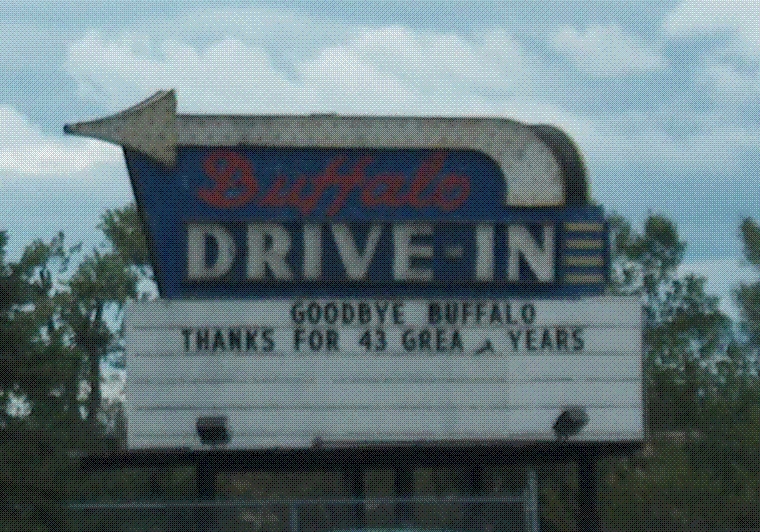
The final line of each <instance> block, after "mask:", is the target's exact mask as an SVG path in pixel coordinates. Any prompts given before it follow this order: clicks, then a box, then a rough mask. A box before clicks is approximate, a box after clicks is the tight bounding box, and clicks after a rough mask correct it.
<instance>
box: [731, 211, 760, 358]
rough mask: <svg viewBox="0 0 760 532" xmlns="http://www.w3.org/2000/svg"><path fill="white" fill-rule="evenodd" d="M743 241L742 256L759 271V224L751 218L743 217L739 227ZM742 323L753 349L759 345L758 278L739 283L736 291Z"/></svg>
mask: <svg viewBox="0 0 760 532" xmlns="http://www.w3.org/2000/svg"><path fill="white" fill-rule="evenodd" d="M739 231H740V234H741V237H742V241H743V243H744V256H745V257H746V258H747V260H748V261H749V263H750V264H751V265H752V266H754V267H755V268H756V269H757V270H758V272H760V226H758V224H757V222H756V221H755V220H753V219H751V218H745V219H744V220H743V221H742V223H741V226H740V228H739ZM736 300H737V303H738V304H739V310H740V312H741V318H742V325H743V326H744V330H745V332H746V333H747V340H748V342H749V344H750V345H751V346H753V347H754V349H757V348H758V346H760V280H758V281H756V282H754V283H751V284H743V283H742V284H741V285H740V286H739V288H738V290H737V291H736Z"/></svg>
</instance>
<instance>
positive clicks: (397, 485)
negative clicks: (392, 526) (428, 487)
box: [393, 465, 414, 527]
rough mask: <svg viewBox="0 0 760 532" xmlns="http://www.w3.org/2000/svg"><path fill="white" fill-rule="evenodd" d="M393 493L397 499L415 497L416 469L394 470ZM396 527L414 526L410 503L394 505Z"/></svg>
mask: <svg viewBox="0 0 760 532" xmlns="http://www.w3.org/2000/svg"><path fill="white" fill-rule="evenodd" d="M394 473H395V475H394V478H393V491H394V495H395V496H396V497H411V496H412V495H414V468H413V467H411V466H410V465H407V466H406V467H397V468H395V470H394ZM394 517H395V518H396V526H399V527H401V526H411V525H412V524H413V520H414V519H413V515H412V505H411V503H409V502H397V503H396V504H395V505H394Z"/></svg>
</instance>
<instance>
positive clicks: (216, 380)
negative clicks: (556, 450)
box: [125, 296, 643, 449]
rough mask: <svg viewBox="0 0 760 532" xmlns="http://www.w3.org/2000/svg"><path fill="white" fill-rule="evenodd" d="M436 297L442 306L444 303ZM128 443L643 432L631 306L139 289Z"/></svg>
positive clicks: (259, 443)
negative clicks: (184, 296)
mask: <svg viewBox="0 0 760 532" xmlns="http://www.w3.org/2000/svg"><path fill="white" fill-rule="evenodd" d="M447 309H448V315H447ZM125 327H126V345H127V409H126V410H127V423H128V430H127V444H128V447H129V448H131V449H138V448H157V447H159V448H160V447H166V448H169V447H189V448H201V447H202V445H201V442H200V439H199V437H198V435H197V433H196V420H197V419H198V418H199V417H201V416H226V417H227V419H228V423H229V429H230V431H231V440H230V442H229V444H228V447H229V448H249V449H250V448H272V447H283V448H297V447H308V446H311V445H312V443H313V442H314V440H315V438H320V439H321V440H322V441H323V442H325V443H326V444H330V443H331V442H336V443H346V442H402V441H406V442H409V441H422V440H424V441H446V442H451V441H457V440H512V441H514V440H552V439H554V438H555V434H554V432H553V430H552V425H553V424H554V422H555V420H556V419H557V417H558V416H559V415H560V413H561V412H562V411H563V409H564V408H566V407H567V406H576V405H577V406H583V407H584V408H585V409H586V411H587V412H588V415H589V423H588V425H587V426H586V428H584V429H583V430H582V431H581V432H580V433H579V434H578V435H577V436H573V437H571V439H574V440H580V441H611V440H614V441H632V440H640V439H641V438H642V436H643V415H642V413H643V410H642V370H641V306H640V303H639V302H638V300H637V299H636V298H628V297H608V296H604V297H595V298H584V299H578V300H542V299H537V300H461V299H452V300H423V299H419V300H390V301H388V300H379V299H362V300H359V299H333V300H258V301H256V300H245V301H244V300H235V301H191V300H179V301H177V300H175V301H165V300H160V301H150V302H148V301H139V302H132V303H130V304H129V305H128V307H127V311H126V316H125Z"/></svg>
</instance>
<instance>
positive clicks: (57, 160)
mask: <svg viewBox="0 0 760 532" xmlns="http://www.w3.org/2000/svg"><path fill="white" fill-rule="evenodd" d="M121 157H122V156H121V152H120V150H119V148H118V147H116V146H111V145H108V144H106V143H104V142H99V141H96V140H90V139H86V140H84V139H73V138H72V139H64V138H59V137H52V136H46V135H43V134H42V133H41V132H40V130H39V128H37V127H36V126H34V125H33V124H31V123H29V121H28V120H27V119H26V117H24V116H23V115H21V114H20V113H18V112H17V111H16V110H15V109H14V108H12V107H7V106H0V173H3V174H24V175H43V174H49V175H60V174H71V173H77V172H83V171H86V170H90V169H93V168H95V167H96V166H98V165H101V164H114V163H117V162H120V161H121ZM8 178H9V176H8V175H6V176H5V177H4V176H3V175H0V184H2V182H3V181H6V180H8Z"/></svg>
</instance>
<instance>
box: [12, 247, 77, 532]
mask: <svg viewBox="0 0 760 532" xmlns="http://www.w3.org/2000/svg"><path fill="white" fill-rule="evenodd" d="M6 242H7V236H6V234H5V233H0V291H2V294H0V296H1V297H0V366H1V367H0V387H1V388H2V398H3V405H2V406H3V408H2V409H1V410H0V455H2V457H3V467H2V468H1V470H0V493H2V494H3V499H4V500H3V501H2V502H3V505H2V507H1V508H0V529H2V530H33V529H41V530H44V529H47V530H59V529H61V527H62V518H61V515H60V511H59V504H60V502H61V501H62V500H64V497H65V495H66V494H67V493H70V490H71V483H70V482H68V480H69V478H70V476H71V475H70V473H71V471H72V469H73V465H72V462H71V459H70V457H69V456H68V454H67V451H68V449H69V448H70V443H71V436H72V433H73V432H74V431H75V430H76V426H77V422H78V419H79V416H78V408H77V406H78V403H77V393H78V373H79V368H80V363H81V357H80V356H79V353H78V351H77V350H76V349H75V348H73V346H71V344H70V342H69V341H68V331H67V328H66V326H65V324H64V323H63V322H62V321H61V319H60V315H59V314H58V313H57V312H56V307H55V305H54V304H53V297H52V296H53V293H54V292H55V290H57V286H56V278H57V275H58V274H59V273H61V272H63V271H65V269H66V267H67V265H68V259H69V257H70V255H71V253H72V252H74V251H75V250H76V247H74V248H68V249H67V248H66V247H65V246H64V238H63V234H59V235H58V236H56V237H55V238H53V239H52V240H51V242H50V243H43V242H42V241H41V240H37V241H35V242H33V243H32V244H31V245H29V246H27V248H26V249H25V251H24V253H23V256H22V257H21V260H20V261H19V262H17V263H5V262H4V247H5V245H6ZM11 395H13V397H14V399H15V400H16V401H23V403H24V404H25V406H26V408H25V409H23V410H22V411H21V412H19V413H18V414H16V415H10V414H9V413H8V412H7V411H6V408H5V407H6V406H7V404H8V403H7V401H8V400H9V396H11Z"/></svg>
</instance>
